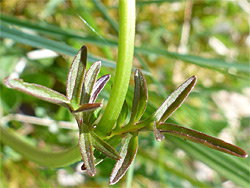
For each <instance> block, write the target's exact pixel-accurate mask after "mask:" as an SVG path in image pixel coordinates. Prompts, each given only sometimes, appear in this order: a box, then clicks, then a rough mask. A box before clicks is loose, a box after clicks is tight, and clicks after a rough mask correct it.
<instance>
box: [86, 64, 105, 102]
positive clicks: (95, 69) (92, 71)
mask: <svg viewBox="0 0 250 188" xmlns="http://www.w3.org/2000/svg"><path fill="white" fill-rule="evenodd" d="M100 68H101V61H97V62H95V63H94V64H93V65H91V67H90V68H89V70H88V71H87V73H86V75H85V77H84V83H83V88H82V96H81V104H83V103H89V100H90V95H91V93H92V90H93V87H94V84H95V82H96V79H97V76H98V73H99V71H100Z"/></svg>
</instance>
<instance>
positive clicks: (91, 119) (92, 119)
mask: <svg viewBox="0 0 250 188" xmlns="http://www.w3.org/2000/svg"><path fill="white" fill-rule="evenodd" d="M103 101H104V99H102V100H101V102H100V103H101V104H103ZM100 113H101V108H97V109H96V110H94V111H93V112H92V113H91V115H90V117H89V121H88V124H89V125H93V124H94V123H95V121H97V119H98V117H99V115H100Z"/></svg>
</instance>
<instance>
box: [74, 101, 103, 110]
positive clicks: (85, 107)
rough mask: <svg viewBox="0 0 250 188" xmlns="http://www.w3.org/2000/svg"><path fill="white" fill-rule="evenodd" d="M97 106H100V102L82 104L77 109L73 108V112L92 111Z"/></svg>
mask: <svg viewBox="0 0 250 188" xmlns="http://www.w3.org/2000/svg"><path fill="white" fill-rule="evenodd" d="M99 107H102V103H87V104H82V105H81V106H80V107H79V108H78V109H76V110H74V112H86V111H93V110H95V109H97V108H99Z"/></svg>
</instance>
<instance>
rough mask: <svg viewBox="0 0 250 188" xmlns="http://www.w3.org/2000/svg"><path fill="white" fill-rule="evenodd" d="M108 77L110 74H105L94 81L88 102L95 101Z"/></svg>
mask: <svg viewBox="0 0 250 188" xmlns="http://www.w3.org/2000/svg"><path fill="white" fill-rule="evenodd" d="M110 77H111V76H110V74H106V75H104V76H102V77H101V78H99V79H98V80H97V81H96V82H95V84H94V87H93V90H92V92H91V95H90V99H89V103H93V102H95V100H96V98H97V97H98V95H99V93H100V92H101V91H102V89H103V88H104V86H105V85H106V83H107V82H108V81H109V79H110Z"/></svg>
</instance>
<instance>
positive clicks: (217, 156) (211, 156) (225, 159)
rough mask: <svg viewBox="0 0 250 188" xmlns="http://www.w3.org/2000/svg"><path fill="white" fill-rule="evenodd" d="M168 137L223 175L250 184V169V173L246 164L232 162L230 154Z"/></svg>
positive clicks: (246, 184) (240, 182)
mask: <svg viewBox="0 0 250 188" xmlns="http://www.w3.org/2000/svg"><path fill="white" fill-rule="evenodd" d="M167 139H169V140H171V141H172V142H173V143H175V144H177V145H178V146H180V147H181V148H182V149H183V150H185V151H186V152H187V153H188V154H190V155H191V156H193V157H195V158H196V159H198V160H200V161H202V162H203V163H205V164H207V165H208V166H209V167H211V168H213V169H214V170H215V171H216V172H218V173H220V174H221V175H222V176H224V177H226V178H228V179H230V180H232V181H234V182H235V183H236V184H237V185H240V186H243V187H249V186H250V182H249V169H247V171H248V173H246V172H245V171H244V169H245V168H246V165H244V164H243V165H242V166H241V168H239V167H237V166H234V165H232V164H231V162H233V161H232V160H231V158H230V157H229V156H225V155H223V154H222V153H220V152H216V151H214V150H211V149H204V147H202V146H200V145H198V144H193V143H190V142H186V141H184V140H181V139H179V138H176V137H173V136H168V138H167ZM238 161H240V160H238Z"/></svg>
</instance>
